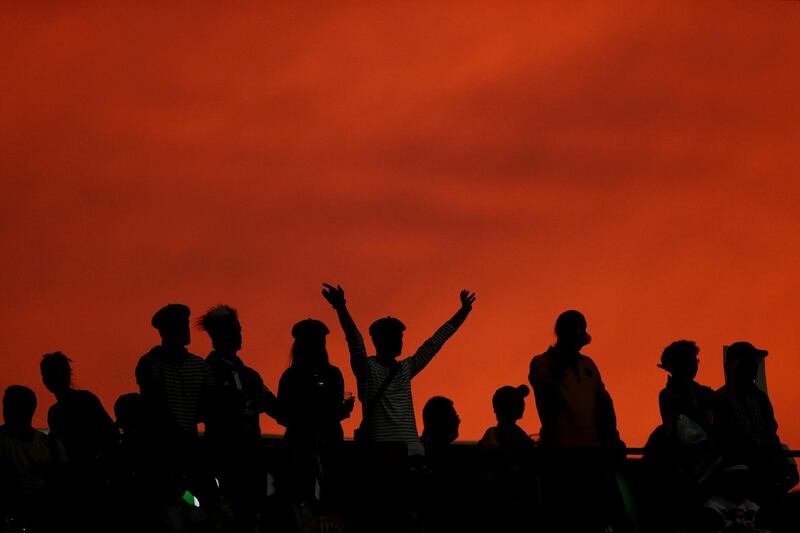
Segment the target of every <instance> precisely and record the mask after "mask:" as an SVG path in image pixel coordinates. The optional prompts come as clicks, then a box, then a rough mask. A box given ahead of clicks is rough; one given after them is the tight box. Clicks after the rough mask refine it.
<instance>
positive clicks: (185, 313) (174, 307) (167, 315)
mask: <svg viewBox="0 0 800 533" xmlns="http://www.w3.org/2000/svg"><path fill="white" fill-rule="evenodd" d="M191 314H192V311H191V310H190V309H189V307H187V306H185V305H183V304H167V305H165V306H164V307H162V308H161V309H159V310H158V311H156V314H154V315H153V318H152V319H151V320H150V324H151V325H152V326H153V327H154V328H156V329H157V330H159V331H161V330H162V329H164V328H169V327H170V326H174V325H176V324H180V323H182V322H185V321H187V320H189V315H191Z"/></svg>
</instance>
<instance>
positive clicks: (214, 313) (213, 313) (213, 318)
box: [197, 304, 239, 333]
mask: <svg viewBox="0 0 800 533" xmlns="http://www.w3.org/2000/svg"><path fill="white" fill-rule="evenodd" d="M228 318H234V319H236V320H239V313H238V312H237V311H236V309H234V308H233V307H231V306H229V305H224V304H220V305H215V306H214V307H212V308H211V309H209V310H208V311H206V312H205V314H203V316H201V317H200V318H198V319H197V327H198V328H200V329H202V330H203V331H205V332H206V333H211V332H212V331H213V330H214V328H215V327H216V326H217V325H218V324H219V323H220V321H221V320H223V319H228Z"/></svg>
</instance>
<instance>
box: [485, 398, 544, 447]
mask: <svg viewBox="0 0 800 533" xmlns="http://www.w3.org/2000/svg"><path fill="white" fill-rule="evenodd" d="M530 392H531V391H530V389H529V388H528V386H527V385H520V386H518V387H511V386H510V385H505V386H503V387H500V388H499V389H497V391H496V392H495V393H494V396H492V408H493V409H494V414H495V417H496V418H497V425H496V426H494V427H491V428H489V429H487V430H486V432H485V433H484V434H483V437H481V440H480V441H479V442H478V447H479V448H480V449H481V450H483V451H485V452H492V453H497V454H499V455H503V456H505V457H507V458H509V459H511V458H522V457H525V455H526V454H528V453H529V452H530V451H531V450H532V449H533V448H534V442H533V440H532V439H531V438H530V437H529V436H528V434H527V433H525V431H524V430H523V429H522V428H521V427H519V426H518V425H517V421H519V420H521V419H522V416H523V414H524V413H525V398H526V397H527V396H528V394H530Z"/></svg>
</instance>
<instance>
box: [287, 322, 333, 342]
mask: <svg viewBox="0 0 800 533" xmlns="http://www.w3.org/2000/svg"><path fill="white" fill-rule="evenodd" d="M330 332H331V331H330V330H329V329H328V326H326V325H325V324H324V323H323V322H320V321H319V320H314V319H313V318H307V319H305V320H301V321H300V322H298V323H297V324H295V325H294V326H292V337H293V338H295V339H307V338H309V337H324V336H325V335H327V334H328V333H330Z"/></svg>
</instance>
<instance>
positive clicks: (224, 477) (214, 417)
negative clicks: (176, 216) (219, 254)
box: [197, 305, 278, 531]
mask: <svg viewBox="0 0 800 533" xmlns="http://www.w3.org/2000/svg"><path fill="white" fill-rule="evenodd" d="M197 325H198V326H199V327H200V328H201V329H202V330H203V331H205V332H206V333H208V336H209V337H211V345H212V348H213V349H212V351H211V353H210V354H208V357H206V363H207V364H208V366H209V368H210V369H211V373H212V374H213V377H214V385H215V394H214V403H213V405H212V406H211V407H210V412H209V417H208V421H207V422H206V437H207V439H208V441H209V444H210V451H211V453H212V459H213V464H214V471H215V473H216V476H217V477H218V478H219V481H220V488H221V490H222V492H223V494H224V495H226V497H227V499H228V501H229V503H230V504H231V507H232V509H233V515H234V516H233V522H234V523H233V524H231V525H232V528H233V531H252V530H253V529H254V528H255V524H256V519H257V513H258V508H257V506H258V503H259V501H260V500H261V499H262V497H263V492H264V491H265V489H266V484H265V478H266V473H265V465H264V464H263V461H262V455H263V454H262V453H261V452H262V450H261V426H260V424H259V414H260V413H267V414H268V415H270V416H271V417H273V418H278V399H277V397H276V396H275V395H274V394H273V393H272V392H271V391H270V390H269V389H268V388H267V387H266V386H265V385H264V382H263V380H262V379H261V376H260V375H259V374H258V372H256V371H255V370H254V369H252V368H250V367H248V366H247V365H245V364H244V361H242V359H241V358H240V357H239V352H240V350H241V349H242V326H241V324H240V322H239V314H238V312H237V311H236V309H234V308H232V307H230V306H228V305H217V306H215V307H212V308H211V309H209V310H208V311H207V312H206V313H205V314H204V315H203V316H201V317H200V319H199V320H198V321H197Z"/></svg>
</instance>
